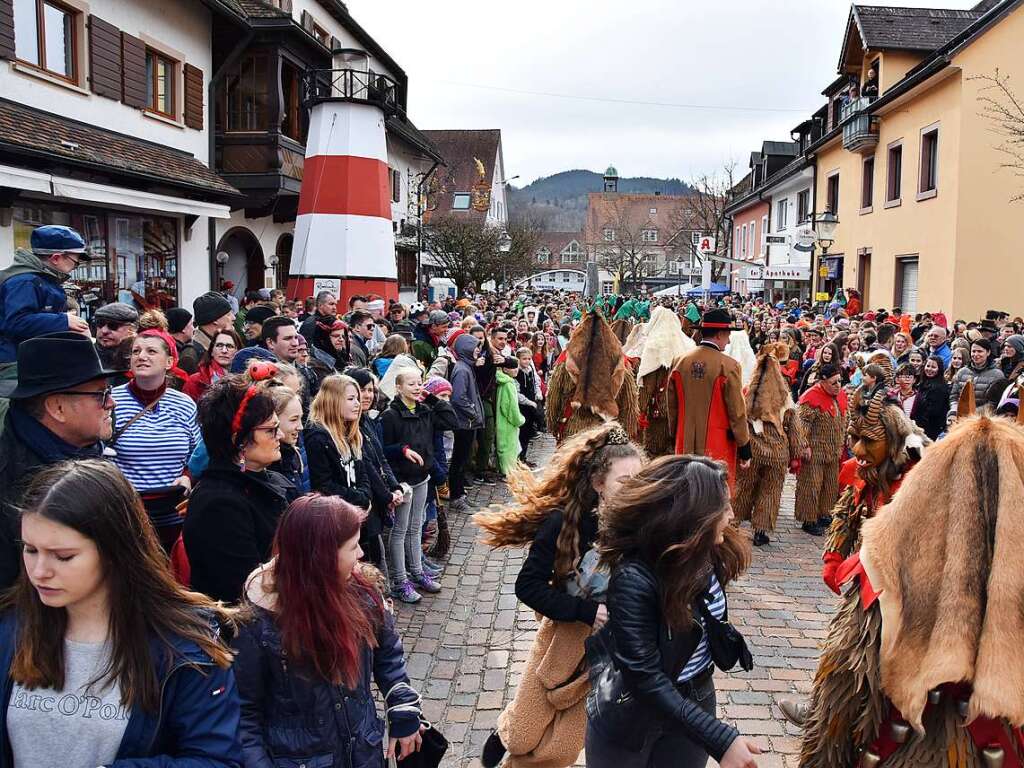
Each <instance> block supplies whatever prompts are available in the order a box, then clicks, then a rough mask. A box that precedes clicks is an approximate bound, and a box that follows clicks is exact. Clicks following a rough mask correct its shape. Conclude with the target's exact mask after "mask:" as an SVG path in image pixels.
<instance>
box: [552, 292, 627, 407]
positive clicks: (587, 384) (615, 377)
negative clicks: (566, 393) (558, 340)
mask: <svg viewBox="0 0 1024 768" xmlns="http://www.w3.org/2000/svg"><path fill="white" fill-rule="evenodd" d="M565 369H566V371H568V373H569V375H570V376H571V377H572V380H573V384H574V385H575V386H574V387H573V390H572V395H571V396H570V402H571V404H572V406H573V408H575V409H579V408H589V409H590V410H592V411H593V412H595V413H597V414H598V415H601V416H605V417H607V418H609V419H614V418H616V417H617V416H618V415H619V408H618V405H617V404H616V402H615V398H616V396H617V395H618V393H619V389H620V388H621V387H622V382H623V381H624V380H625V378H626V363H625V359H624V357H623V355H622V344H621V343H620V342H619V340H618V339H617V338H615V334H614V333H612V329H611V328H610V327H609V326H608V322H607V321H606V320H605V319H604V318H603V317H602V316H601V315H600V313H598V312H589V313H587V316H586V317H584V318H583V322H582V323H580V325H579V327H577V328H576V330H575V331H573V334H572V338H570V339H569V345H568V346H567V347H566V348H565Z"/></svg>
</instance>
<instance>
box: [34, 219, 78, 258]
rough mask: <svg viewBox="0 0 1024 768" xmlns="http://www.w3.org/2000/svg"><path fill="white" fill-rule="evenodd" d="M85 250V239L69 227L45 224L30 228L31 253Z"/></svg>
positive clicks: (46, 253) (46, 254) (47, 254)
mask: <svg viewBox="0 0 1024 768" xmlns="http://www.w3.org/2000/svg"><path fill="white" fill-rule="evenodd" d="M85 252H86V248H85V239H84V238H83V237H82V236H81V235H80V234H78V232H76V231H75V230H73V229H72V228H71V227H65V226H61V225H60V224H47V225H46V226H45V227H36V228H35V229H33V230H32V253H34V254H36V255H37V256H51V255H52V254H54V253H83V254H84V253H85Z"/></svg>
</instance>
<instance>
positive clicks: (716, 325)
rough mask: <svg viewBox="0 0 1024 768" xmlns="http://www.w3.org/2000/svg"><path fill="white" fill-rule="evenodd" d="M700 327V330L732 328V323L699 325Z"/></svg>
mask: <svg viewBox="0 0 1024 768" xmlns="http://www.w3.org/2000/svg"><path fill="white" fill-rule="evenodd" d="M700 325H701V327H702V328H724V329H731V328H732V323H701V324H700Z"/></svg>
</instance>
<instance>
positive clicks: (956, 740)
mask: <svg viewBox="0 0 1024 768" xmlns="http://www.w3.org/2000/svg"><path fill="white" fill-rule="evenodd" d="M860 537H861V539H862V542H861V546H860V551H859V553H856V554H854V555H853V556H851V557H850V558H848V559H847V560H845V561H844V562H843V563H842V565H841V567H840V569H839V574H838V578H837V580H838V581H839V582H840V584H841V586H842V588H843V589H844V591H845V597H844V600H843V603H842V605H841V606H840V608H839V610H838V612H837V613H836V615H835V616H834V617H833V619H832V622H831V624H830V626H829V633H828V638H827V640H826V642H825V648H824V651H823V653H822V656H821V659H820V661H819V665H818V671H817V674H816V675H815V679H814V688H813V692H812V697H811V702H810V705H809V707H808V709H807V711H806V712H805V713H804V717H803V726H804V735H803V743H802V746H801V758H800V765H801V767H802V768H853V767H854V766H867V767H872V768H873V767H874V766H884V768H933V767H934V768H940V767H941V768H946V767H947V766H955V767H956V768H1022V766H1024V733H1022V731H1021V727H1022V726H1024V664H1022V663H1021V642H1022V641H1021V638H1024V610H1022V609H1021V606H1022V601H1021V595H1024V569H1022V568H1021V566H1020V553H1021V552H1022V551H1024V428H1022V427H1021V426H1020V425H1019V424H1017V423H1015V422H1013V421H1011V420H1009V419H1005V418H1000V417H994V418H990V417H969V418H966V419H965V420H963V421H961V422H960V423H958V424H957V425H956V426H955V427H954V428H953V429H952V430H951V431H950V433H949V435H948V436H947V437H946V438H945V439H943V440H941V441H940V442H938V443H936V444H935V445H934V446H932V447H930V448H929V449H928V450H927V452H926V453H925V454H924V457H923V458H922V459H921V461H920V462H919V463H918V464H917V466H916V467H915V469H914V471H913V472H910V473H909V474H908V475H907V476H906V478H905V479H904V480H903V482H902V485H901V486H900V487H899V489H898V491H897V492H896V493H895V495H894V496H893V498H892V501H891V502H889V503H888V504H887V505H886V506H884V507H882V509H881V510H879V511H878V512H877V514H875V516H874V517H873V518H871V519H869V520H865V521H864V522H863V526H862V527H861V529H860Z"/></svg>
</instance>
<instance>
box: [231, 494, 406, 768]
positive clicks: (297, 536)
mask: <svg viewBox="0 0 1024 768" xmlns="http://www.w3.org/2000/svg"><path fill="white" fill-rule="evenodd" d="M364 516H365V513H364V512H363V511H362V510H360V509H357V508H356V507H354V506H352V505H351V504H349V503H347V502H345V501H343V500H342V499H340V498H338V497H337V496H320V495H319V494H309V495H306V496H302V497H300V498H298V499H296V500H295V501H293V502H292V503H291V505H290V506H289V507H288V509H287V511H285V513H284V515H283V516H282V517H281V524H280V525H279V526H278V528H277V534H276V535H275V537H274V551H273V553H274V556H273V558H272V559H271V560H270V562H269V563H267V564H266V565H263V566H261V567H260V568H258V569H257V570H256V571H255V572H254V573H253V574H252V575H251V576H250V577H249V579H248V580H247V584H246V597H247V598H248V600H249V603H250V605H251V607H252V617H251V619H250V620H249V621H246V622H245V623H244V624H243V627H242V630H241V632H240V634H239V637H238V640H237V643H236V644H237V650H238V656H237V658H236V659H235V675H236V676H237V678H238V690H239V694H240V696H241V699H242V722H241V727H240V728H239V737H240V739H241V741H242V749H243V751H244V753H245V765H249V766H257V765H259V766H263V765H267V766H269V765H300V764H301V765H309V766H314V765H325V766H326V765H334V766H343V765H344V766H350V768H383V766H384V763H385V757H387V758H391V757H394V756H395V754H396V748H397V750H398V752H399V755H400V756H401V757H404V756H406V755H408V754H411V753H412V752H415V751H417V750H418V749H419V747H420V738H421V737H420V717H419V716H420V710H419V698H420V697H419V694H417V693H416V691H414V690H413V689H412V688H411V687H410V685H409V677H408V675H407V674H406V671H405V660H404V658H403V651H402V641H401V638H400V637H399V636H398V633H397V632H396V630H395V625H394V620H393V618H392V616H391V614H390V613H389V612H388V610H387V609H386V607H385V605H384V602H383V598H382V595H381V592H380V588H379V584H378V582H379V581H380V574H379V573H377V572H376V571H375V570H374V569H373V568H372V567H371V566H366V565H362V564H360V563H359V559H360V558H361V557H362V555H363V552H362V549H360V547H359V528H360V524H361V523H362V519H363V517H364ZM371 680H373V681H375V682H376V684H377V687H378V688H379V689H380V692H381V694H382V695H383V696H384V699H385V706H386V708H387V716H388V725H389V730H388V732H387V733H386V734H385V726H384V722H383V721H382V720H381V718H380V717H378V715H377V709H376V703H375V701H374V696H373V693H372V692H371V690H370V682H371ZM338 710H343V711H342V712H339V711H338ZM385 736H386V737H387V739H388V740H387V748H386V750H385V749H383V748H382V746H381V744H382V742H383V741H384V739H385Z"/></svg>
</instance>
